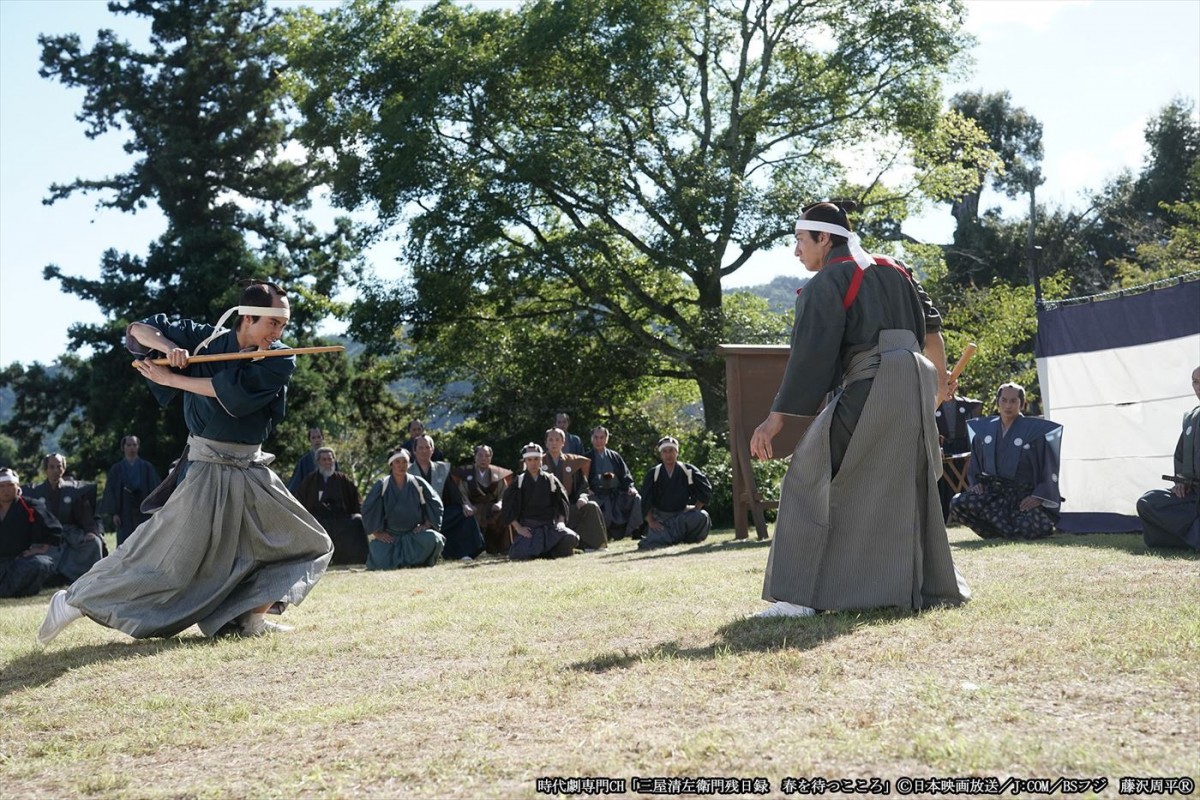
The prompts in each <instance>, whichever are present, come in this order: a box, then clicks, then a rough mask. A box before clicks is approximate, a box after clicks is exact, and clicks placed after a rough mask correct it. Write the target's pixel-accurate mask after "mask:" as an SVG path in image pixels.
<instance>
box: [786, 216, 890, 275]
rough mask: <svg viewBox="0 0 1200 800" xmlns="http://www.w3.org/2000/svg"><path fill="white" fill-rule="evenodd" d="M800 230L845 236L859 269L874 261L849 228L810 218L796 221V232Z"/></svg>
mask: <svg viewBox="0 0 1200 800" xmlns="http://www.w3.org/2000/svg"><path fill="white" fill-rule="evenodd" d="M800 231H820V232H822V233H832V234H833V235H834V236H844V237H846V240H847V242H846V244H847V246H848V247H849V248H850V257H851V258H853V259H854V263H855V264H857V265H858V266H859V269H866V268H867V267H869V266H871V265H872V264H874V263H875V259H873V258H871V256H870V255H868V254H867V251H866V250H864V249H863V246H862V240H861V239H859V238H858V234H857V233H855V232H854V231H852V230H850V229H849V228H843V227H842V226H841V225H835V224H834V223H832V222H817V221H816V220H812V219H801V220H797V221H796V234H797V235H799V234H800Z"/></svg>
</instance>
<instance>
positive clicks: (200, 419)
mask: <svg viewBox="0 0 1200 800" xmlns="http://www.w3.org/2000/svg"><path fill="white" fill-rule="evenodd" d="M141 322H142V323H143V324H145V325H150V326H151V327H154V328H157V329H158V330H159V331H161V332H162V334H163V335H164V336H166V337H167V338H168V339H170V340H171V341H173V342H175V344H177V345H179V346H180V347H183V348H186V349H187V350H188V351H190V352H192V353H193V354H195V348H196V347H197V346H198V345H199V344H200V343H201V342H203V341H204V340H205V339H207V338H208V337H209V336H210V335H211V334H212V332H213V330H214V327H213V326H212V325H207V324H198V323H195V322H193V321H192V320H190V319H185V320H180V321H178V322H171V321H169V320H168V319H167V317H166V315H165V314H156V315H155V316H153V317H150V318H149V319H144V320H141ZM125 346H126V347H127V348H128V349H129V351H130V352H131V353H134V354H136V355H139V356H146V355H149V353H148V352H147V351H146V350H145V348H144V347H143V346H142V345H141V344H140V343H139V342H137V341H135V340H134V339H133V337H131V336H128V335H126V340H125ZM286 347H287V345H285V344H283V343H281V342H274V343H273V344H272V345H271V349H272V350H280V349H284V348H286ZM236 352H239V348H238V343H237V333H236V332H235V331H232V330H231V331H228V332H226V333H223V334H221V335H220V336H218V337H217V338H215V339H213V340H212V342H210V343H209V345H208V347H206V348H205V349H204V352H203V353H200V354H199V355H216V354H218V353H236ZM295 369H296V358H295V356H288V357H278V358H264V359H261V360H259V361H251V360H248V359H247V360H242V361H215V362H211V361H210V362H203V363H199V364H189V365H188V366H187V368H186V369H185V370H184V374H185V375H188V376H190V377H193V378H212V383H213V389H214V390H216V393H217V396H216V398H212V397H205V396H204V395H199V394H195V393H193V392H182V394H183V418H184V421H185V422H186V423H187V427H188V430H189V431H191V432H192V433H193V434H195V435H196V436H203V437H204V438H206V439H215V440H216V441H219V442H237V443H239V444H262V443H263V442H264V441H266V439H267V437H268V436H269V435H270V434H271V431H272V430H273V429H274V428H275V426H276V425H278V424H279V423H280V422H282V421H283V417H284V413H285V411H286V410H287V385H288V381H289V380H291V377H292V373H293V372H294V371H295ZM148 383H149V384H150V391H151V392H153V393H154V396H155V398H157V399H158V402H159V405H162V406H165V405H167V404H168V403H170V402H171V401H172V400H173V399H174V398H175V396H176V395H178V394H180V393H181V392H180V390H178V389H172V388H170V387H167V386H160V385H159V384H157V383H154V382H152V381H148Z"/></svg>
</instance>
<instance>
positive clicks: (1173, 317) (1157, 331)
mask: <svg viewBox="0 0 1200 800" xmlns="http://www.w3.org/2000/svg"><path fill="white" fill-rule="evenodd" d="M1198 333H1200V281H1190V282H1188V283H1182V284H1179V285H1177V286H1168V287H1166V288H1162V289H1153V290H1151V291H1147V292H1142V293H1140V294H1133V295H1128V296H1125V297H1114V298H1112V299H1108V300H1098V301H1096V302H1094V303H1082V304H1079V305H1071V306H1062V307H1059V308H1053V309H1043V310H1041V311H1039V312H1038V333H1037V344H1036V346H1035V348H1034V352H1035V354H1036V355H1037V357H1038V358H1047V357H1050V356H1061V355H1066V354H1068V353H1093V352H1096V351H1098V350H1114V349H1116V348H1120V347H1132V346H1134V345H1139V344H1150V343H1152V342H1162V341H1167V340H1170V339H1180V338H1182V337H1184V336H1189V335H1193V334H1198ZM1197 355H1198V356H1200V353H1198V354H1197Z"/></svg>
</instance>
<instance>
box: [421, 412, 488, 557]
mask: <svg viewBox="0 0 1200 800" xmlns="http://www.w3.org/2000/svg"><path fill="white" fill-rule="evenodd" d="M435 450H436V448H435V447H434V443H433V438H432V437H430V436H429V435H428V434H426V435H423V436H418V437H417V454H416V455H417V457H416V461H414V462H413V465H412V469H411V470H409V471H410V472H411V473H412V474H413V475H417V476H420V477H422V478H424V479H425V480H426V482H428V483H429V485H430V486H432V487H433V491H434V492H436V493H437V494H438V496H439V497H441V498H442V509H443V510H442V536H444V537H445V538H446V548H445V549H444V550H443V551H442V558H444V559H446V560H447V561H454V560H457V561H472V560H474V559H475V557H476V556H478V555H479V554H480V553H482V552H483V533H482V532H481V531H480V530H479V523H478V522H476V521H475V507H474V506H472V505H471V504H470V503H468V502H467V501H466V500H465V499H464V498H463V496H462V492H461V491H460V490H459V488H458V482H457V481H455V480H453V479H452V478H451V477H450V471H451V470H450V465H449V464H447V463H446V462H445V461H434V460H433V454H434V451H435Z"/></svg>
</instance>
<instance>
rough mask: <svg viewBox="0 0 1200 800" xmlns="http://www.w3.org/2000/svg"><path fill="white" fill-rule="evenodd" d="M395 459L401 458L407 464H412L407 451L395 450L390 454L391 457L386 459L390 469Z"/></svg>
mask: <svg viewBox="0 0 1200 800" xmlns="http://www.w3.org/2000/svg"><path fill="white" fill-rule="evenodd" d="M397 458H403V459H404V460H405V461H407V462H409V463H410V464H411V463H412V456H411V455H409V452H408V451H407V450H397V451H396V452H394V453H392V457H391V458H389V459H388V466H389V467H390V466H391V465H392V462H393V461H395V460H396V459H397Z"/></svg>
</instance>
